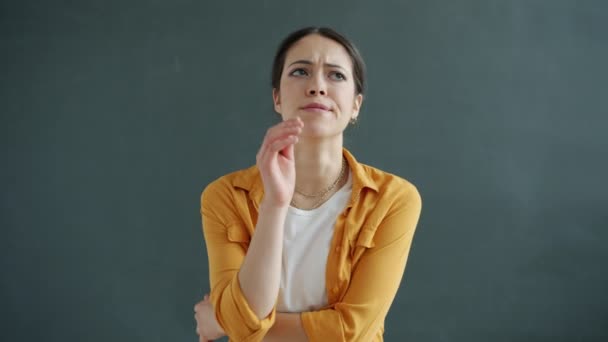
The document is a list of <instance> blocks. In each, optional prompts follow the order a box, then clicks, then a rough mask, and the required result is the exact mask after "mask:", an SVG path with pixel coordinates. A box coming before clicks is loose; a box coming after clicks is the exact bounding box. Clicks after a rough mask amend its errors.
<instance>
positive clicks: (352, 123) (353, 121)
mask: <svg viewBox="0 0 608 342" xmlns="http://www.w3.org/2000/svg"><path fill="white" fill-rule="evenodd" d="M350 123H351V125H354V124H356V123H357V118H356V117H354V118H352V119H350Z"/></svg>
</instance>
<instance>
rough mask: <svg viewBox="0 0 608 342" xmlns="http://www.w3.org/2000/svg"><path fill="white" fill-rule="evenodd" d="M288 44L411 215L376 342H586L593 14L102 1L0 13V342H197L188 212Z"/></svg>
mask: <svg viewBox="0 0 608 342" xmlns="http://www.w3.org/2000/svg"><path fill="white" fill-rule="evenodd" d="M308 25H327V26H331V27H333V28H335V29H337V30H338V31H340V32H342V33H344V34H345V35H347V36H348V37H350V38H351V39H352V40H353V41H354V42H355V43H356V44H357V45H358V47H359V48H360V50H361V52H362V54H363V56H364V58H365V60H366V62H367V66H368V71H369V78H368V86H369V87H368V92H367V94H366V98H365V101H364V104H363V109H362V112H361V115H360V120H359V123H358V125H357V126H356V127H353V128H350V129H349V130H348V132H347V133H346V138H345V145H346V147H347V148H349V149H350V150H351V151H352V152H353V153H354V155H355V157H356V158H358V159H359V160H360V161H361V162H363V163H366V164H370V165H373V166H376V167H378V168H381V169H383V170H385V171H389V172H392V173H395V174H397V175H399V176H401V177H404V178H406V179H408V180H409V181H411V182H412V183H414V184H415V185H416V186H417V187H418V189H419V191H420V193H421V195H422V198H423V212H422V216H421V219H420V223H419V225H418V229H417V232H416V235H415V238H414V242H413V245H412V249H411V254H410V258H409V262H408V266H407V269H406V273H405V276H404V279H403V282H402V284H401V287H400V289H399V292H398V294H397V297H396V299H395V301H394V303H393V305H392V307H391V310H390V312H389V315H388V317H387V319H386V333H385V338H386V340H387V341H605V340H606V338H608V273H607V271H606V269H607V267H606V262H607V261H608V248H606V244H607V243H608V209H607V204H608V186H607V182H606V176H607V175H608V158H607V156H608V138H607V133H606V132H607V131H608V116H607V114H608V85H607V80H608V71H607V70H608V66H607V64H606V61H608V40H607V33H608V2H605V1H599V0H598V1H574V0H572V1H567V0H544V1H540V0H512V1H507V0H491V1H482V0H478V1H474V0H458V1H448V0H445V1H438V0H430V1H429V0H411V1H377V2H372V1H279V0H274V1H271V0H267V1H240V2H237V1H224V2H221V3H220V2H219V1H216V2H211V1H187V0H172V1H169V0H165V1H160V0H157V1H135V0H132V1H118V0H108V1H52V2H51V1H48V2H46V1H37V2H36V1H2V4H1V5H0V39H1V52H2V53H1V54H0V68H1V74H0V87H1V88H0V90H1V92H0V113H1V119H0V120H1V121H0V127H1V128H0V129H1V135H0V143H1V150H0V151H1V155H0V157H1V167H0V179H1V180H2V185H1V189H2V190H1V197H0V200H1V222H0V224H1V227H2V228H1V236H0V257H1V259H0V262H1V264H0V272H1V283H0V305H1V306H2V309H1V310H0V312H1V317H0V340H2V341H40V340H44V341H196V340H197V337H196V335H195V332H194V320H193V311H192V308H193V305H194V303H196V302H197V301H199V300H201V298H202V296H203V294H204V293H206V292H208V291H209V280H208V264H207V254H206V250H205V244H204V241H203V236H202V232H201V222H200V214H199V196H200V193H201V191H202V190H203V189H204V187H205V186H206V185H207V184H208V183H209V182H211V181H212V180H214V179H216V178H217V177H219V176H221V175H223V174H225V173H227V172H231V171H234V170H237V169H241V168H245V167H248V166H250V165H252V164H253V163H255V154H256V152H257V149H258V147H259V145H260V143H261V140H262V137H263V135H264V133H265V130H266V129H267V128H268V127H269V126H271V125H272V124H274V123H276V122H277V120H278V118H277V115H276V114H275V113H274V112H273V107H272V100H271V88H270V67H271V62H272V58H273V55H274V52H275V48H276V47H277V45H278V44H279V42H280V40H281V39H282V38H283V37H284V36H285V35H287V34H288V33H289V32H291V31H293V30H295V29H298V28H301V27H303V26H308ZM387 271H390V269H389V268H387Z"/></svg>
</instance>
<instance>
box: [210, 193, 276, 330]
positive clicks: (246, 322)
mask: <svg viewBox="0 0 608 342" xmlns="http://www.w3.org/2000/svg"><path fill="white" fill-rule="evenodd" d="M235 208H236V205H235V203H234V202H233V201H232V199H231V192H230V190H228V188H227V187H226V186H221V183H219V182H218V181H216V182H214V183H211V184H210V185H209V186H207V188H206V189H205V190H204V191H203V193H202V195H201V216H202V225H203V235H204V238H205V243H206V246H207V256H208V260H209V280H210V285H211V294H210V298H211V302H212V304H213V307H214V309H215V317H216V319H217V321H218V323H219V324H220V326H221V327H222V328H223V329H224V332H226V335H227V336H228V337H230V339H231V340H234V341H262V340H263V338H264V336H265V335H266V333H267V332H268V330H269V329H270V327H271V326H272V325H273V324H274V321H275V318H276V306H275V308H273V310H272V311H271V313H270V314H269V315H268V317H266V318H264V319H262V320H260V319H259V318H258V317H257V316H256V314H255V313H254V312H253V310H252V309H251V307H250V306H249V303H248V302H247V300H246V298H245V296H244V295H243V292H242V290H241V286H240V284H239V278H238V272H239V269H240V267H241V264H242V263H243V260H244V258H245V253H246V247H245V246H244V245H245V244H246V243H247V242H248V241H249V239H248V237H247V231H246V228H245V226H244V224H242V223H238V220H236V218H237V217H238V215H237V213H236V209H235Z"/></svg>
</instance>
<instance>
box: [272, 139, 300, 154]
mask: <svg viewBox="0 0 608 342" xmlns="http://www.w3.org/2000/svg"><path fill="white" fill-rule="evenodd" d="M297 142H298V137H297V136H295V135H290V136H288V137H285V138H283V139H279V140H276V141H275V142H274V143H272V145H271V146H269V148H268V153H278V152H281V151H282V150H283V149H284V148H285V147H287V146H289V145H293V144H295V143H297Z"/></svg>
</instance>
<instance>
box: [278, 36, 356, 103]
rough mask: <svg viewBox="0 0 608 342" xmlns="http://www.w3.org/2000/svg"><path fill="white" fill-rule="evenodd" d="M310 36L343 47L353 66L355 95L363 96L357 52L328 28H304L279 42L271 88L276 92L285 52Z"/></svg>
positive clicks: (353, 46)
mask: <svg viewBox="0 0 608 342" xmlns="http://www.w3.org/2000/svg"><path fill="white" fill-rule="evenodd" d="M311 34H318V35H320V36H323V37H326V38H329V39H331V40H333V41H335V42H337V43H339V44H340V45H342V46H343V47H344V49H346V52H348V55H349V56H350V59H351V61H352V64H353V77H354V81H355V93H356V94H363V92H364V90H365V63H364V62H363V58H362V57H361V54H360V53H359V50H357V48H356V47H355V45H354V44H353V43H352V42H351V41H350V40H348V39H347V38H346V37H344V36H343V35H341V34H340V33H338V32H336V31H335V30H333V29H331V28H328V27H312V26H311V27H306V28H303V29H300V30H297V31H295V32H292V33H291V34H289V36H287V37H286V38H285V39H284V40H283V41H282V42H281V45H279V48H278V49H277V53H276V55H275V56H274V62H273V63H272V87H273V88H275V89H277V90H278V89H279V86H280V83H281V75H282V74H283V67H284V64H285V57H286V55H287V51H289V49H290V48H291V46H292V45H293V44H295V43H296V42H297V41H298V40H300V39H302V38H304V37H306V36H308V35H311Z"/></svg>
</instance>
